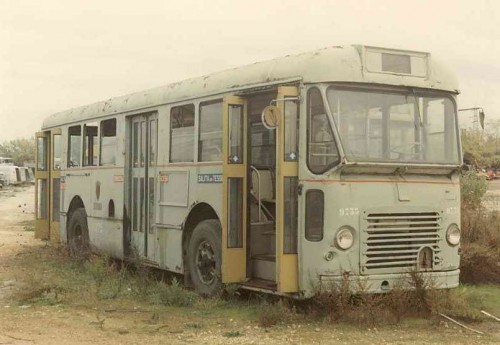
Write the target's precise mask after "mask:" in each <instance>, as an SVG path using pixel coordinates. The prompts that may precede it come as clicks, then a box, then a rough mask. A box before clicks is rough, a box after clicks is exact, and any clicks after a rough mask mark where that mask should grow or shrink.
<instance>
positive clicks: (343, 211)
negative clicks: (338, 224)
mask: <svg viewBox="0 0 500 345" xmlns="http://www.w3.org/2000/svg"><path fill="white" fill-rule="evenodd" d="M339 216H341V217H343V216H359V208H357V207H343V208H339Z"/></svg>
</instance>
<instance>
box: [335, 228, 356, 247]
mask: <svg viewBox="0 0 500 345" xmlns="http://www.w3.org/2000/svg"><path fill="white" fill-rule="evenodd" d="M335 244H336V245H337V247H339V248H340V249H343V250H346V249H349V248H351V247H352V245H353V244H354V234H353V232H352V230H351V229H350V228H348V227H342V228H340V229H339V231H337V234H336V235H335Z"/></svg>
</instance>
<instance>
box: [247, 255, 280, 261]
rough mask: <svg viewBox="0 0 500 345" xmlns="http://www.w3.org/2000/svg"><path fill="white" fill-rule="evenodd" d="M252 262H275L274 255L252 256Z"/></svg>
mask: <svg viewBox="0 0 500 345" xmlns="http://www.w3.org/2000/svg"><path fill="white" fill-rule="evenodd" d="M252 260H262V261H273V262H274V261H276V255H274V254H255V255H252Z"/></svg>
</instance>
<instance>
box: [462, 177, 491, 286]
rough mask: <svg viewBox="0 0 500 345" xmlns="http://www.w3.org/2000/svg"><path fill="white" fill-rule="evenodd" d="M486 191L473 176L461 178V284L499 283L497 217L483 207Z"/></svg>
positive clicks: (484, 181) (478, 178) (478, 179)
mask: <svg viewBox="0 0 500 345" xmlns="http://www.w3.org/2000/svg"><path fill="white" fill-rule="evenodd" d="M486 190H487V182H486V180H485V179H484V178H481V177H479V176H477V175H476V174H475V173H467V174H465V175H464V176H463V177H462V180H461V193H462V209H461V211H462V213H461V215H462V227H461V229H462V239H461V248H462V258H461V263H460V281H461V282H462V283H472V284H477V283H500V214H499V213H498V212H495V211H491V210H487V209H485V207H484V206H483V205H482V198H483V196H484V194H485V193H486Z"/></svg>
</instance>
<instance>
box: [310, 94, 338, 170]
mask: <svg viewBox="0 0 500 345" xmlns="http://www.w3.org/2000/svg"><path fill="white" fill-rule="evenodd" d="M307 139H308V142H307V165H308V166H309V169H310V170H311V171H312V172H313V173H316V174H319V173H323V172H325V171H326V170H328V169H329V168H330V167H332V166H334V165H336V164H337V163H338V162H339V153H338V150H337V144H336V143H335V138H334V136H333V131H332V127H331V125H330V121H329V120H328V116H327V115H326V111H325V107H324V105H323V99H322V97H321V93H320V91H319V90H318V89H317V88H312V89H310V90H309V92H308V96H307Z"/></svg>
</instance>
